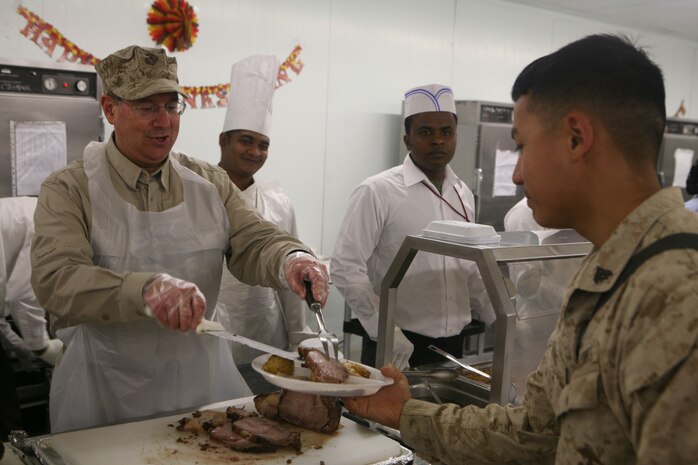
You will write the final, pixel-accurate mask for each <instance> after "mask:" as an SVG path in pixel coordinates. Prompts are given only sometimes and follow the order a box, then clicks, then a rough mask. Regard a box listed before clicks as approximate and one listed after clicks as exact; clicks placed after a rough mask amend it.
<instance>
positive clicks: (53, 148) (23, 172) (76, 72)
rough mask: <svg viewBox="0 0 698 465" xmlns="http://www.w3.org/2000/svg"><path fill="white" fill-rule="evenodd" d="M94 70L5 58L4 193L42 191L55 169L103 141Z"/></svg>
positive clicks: (1, 78)
mask: <svg viewBox="0 0 698 465" xmlns="http://www.w3.org/2000/svg"><path fill="white" fill-rule="evenodd" d="M101 93H102V88H101V81H100V80H99V79H98V77H97V73H96V72H95V70H94V68H92V67H90V66H85V65H72V64H70V65H69V64H51V65H45V64H39V63H36V62H29V61H18V60H10V59H3V58H0V197H10V196H18V195H36V194H38V191H39V187H40V185H41V181H42V180H43V179H44V178H45V177H46V176H47V175H48V174H50V172H52V171H54V170H55V169H58V168H60V167H62V166H65V165H66V164H67V163H69V162H70V161H72V160H74V159H78V158H81V157H82V152H83V149H84V148H85V146H86V145H87V144H88V142H90V141H93V140H102V138H103V134H104V124H103V120H102V116H101V108H100V104H99V98H100V96H101Z"/></svg>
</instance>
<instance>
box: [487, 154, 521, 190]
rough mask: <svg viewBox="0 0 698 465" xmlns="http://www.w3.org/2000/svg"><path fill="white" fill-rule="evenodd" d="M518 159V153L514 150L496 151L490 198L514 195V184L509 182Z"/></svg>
mask: <svg viewBox="0 0 698 465" xmlns="http://www.w3.org/2000/svg"><path fill="white" fill-rule="evenodd" d="M518 158H519V152H517V151H515V150H499V149H497V150H496V153H495V158H494V183H493V185H492V197H502V196H513V195H516V184H514V182H513V181H512V180H511V176H512V175H513V174H514V168H515V167H516V160H518Z"/></svg>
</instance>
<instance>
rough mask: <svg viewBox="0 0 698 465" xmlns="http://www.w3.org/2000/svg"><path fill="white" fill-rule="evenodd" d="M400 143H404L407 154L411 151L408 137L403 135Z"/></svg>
mask: <svg viewBox="0 0 698 465" xmlns="http://www.w3.org/2000/svg"><path fill="white" fill-rule="evenodd" d="M402 141H403V142H404V143H405V148H406V149H407V151H408V152H409V151H410V150H412V144H410V136H408V135H407V134H405V135H404V136H402Z"/></svg>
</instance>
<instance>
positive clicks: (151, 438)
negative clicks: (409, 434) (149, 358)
mask: <svg viewBox="0 0 698 465" xmlns="http://www.w3.org/2000/svg"><path fill="white" fill-rule="evenodd" d="M228 406H236V407H240V408H244V409H246V410H248V411H254V410H255V407H254V401H253V397H246V398H242V399H236V400H231V401H225V402H219V403H216V404H212V405H208V406H205V407H201V409H200V410H216V411H225V409H226V408H227V407H228ZM191 413H192V412H191V411H188V412H186V413H180V414H177V415H167V416H163V417H158V418H152V419H147V420H140V421H133V422H128V423H122V424H117V425H111V426H104V427H99V428H89V429H83V430H78V431H71V432H66V433H58V434H53V435H48V436H42V437H33V438H26V439H23V440H22V441H13V442H15V443H18V444H17V447H14V448H12V449H11V450H8V451H7V452H6V454H7V455H8V458H7V460H8V462H7V463H8V464H10V465H13V464H15V463H17V462H16V460H18V459H21V462H23V463H25V464H26V465H123V464H129V465H177V464H181V465H190V464H196V463H198V464H223V463H226V464H227V463H237V464H239V465H242V464H248V465H288V464H293V465H320V464H323V463H325V464H327V465H408V464H410V463H412V461H413V458H414V457H413V453H412V452H411V451H409V450H408V449H406V448H404V447H403V446H402V445H401V444H400V443H399V442H397V441H396V440H394V439H391V438H389V437H387V436H386V435H385V434H381V432H377V431H376V430H375V428H370V427H365V426H362V425H360V424H358V423H356V422H355V421H352V420H350V419H348V418H345V417H342V418H341V420H340V424H339V428H338V430H337V431H336V432H334V433H331V434H324V433H317V432H314V431H310V430H307V429H304V428H300V427H295V426H293V425H287V426H288V427H289V429H291V430H293V431H298V432H300V435H301V443H302V448H301V450H300V451H298V452H297V451H294V450H293V449H291V448H288V447H287V448H280V449H279V450H277V451H276V452H260V453H246V452H238V451H235V450H232V449H230V448H228V447H225V446H223V445H222V444H220V443H218V442H216V441H210V440H208V439H207V438H206V437H205V436H204V435H198V436H197V435H193V434H192V433H188V432H185V431H178V430H177V429H176V425H177V422H178V420H179V419H181V418H183V417H191ZM20 442H21V444H19V443H20ZM10 460H14V462H11V461H10ZM4 464H5V459H3V462H2V465H4Z"/></svg>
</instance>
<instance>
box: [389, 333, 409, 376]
mask: <svg viewBox="0 0 698 465" xmlns="http://www.w3.org/2000/svg"><path fill="white" fill-rule="evenodd" d="M393 334H394V336H393V362H392V363H393V365H395V366H396V367H397V369H398V370H401V371H402V370H404V369H405V368H407V367H409V366H410V356H411V355H412V352H413V351H414V345H413V344H412V343H411V342H410V340H409V339H407V337H406V336H405V334H404V333H403V332H402V331H401V330H400V328H398V327H397V326H396V327H395V332H394V333H393Z"/></svg>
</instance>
